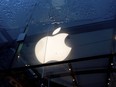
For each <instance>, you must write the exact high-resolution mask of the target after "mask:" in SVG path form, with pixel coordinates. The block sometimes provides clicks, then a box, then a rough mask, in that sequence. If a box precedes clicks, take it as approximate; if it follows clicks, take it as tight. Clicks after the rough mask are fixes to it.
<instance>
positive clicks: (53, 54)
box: [35, 28, 71, 63]
mask: <svg viewBox="0 0 116 87" xmlns="http://www.w3.org/2000/svg"><path fill="white" fill-rule="evenodd" d="M58 29H60V28H58ZM58 32H59V30H58V31H57V30H56V32H55V34H56V33H58ZM53 33H54V32H53ZM67 36H68V34H67V33H61V34H57V35H55V36H46V37H44V38H42V39H40V40H39V42H38V43H37V44H36V46H35V55H36V57H37V59H38V60H39V61H40V62H41V63H47V62H49V61H52V60H53V61H54V60H55V61H63V60H64V59H65V58H66V57H67V56H68V54H69V53H70V51H71V48H70V47H68V46H67V45H66V44H65V38H66V37H67Z"/></svg>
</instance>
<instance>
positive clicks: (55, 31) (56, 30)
mask: <svg viewBox="0 0 116 87" xmlns="http://www.w3.org/2000/svg"><path fill="white" fill-rule="evenodd" d="M60 30H61V27H59V28H57V29H55V30H54V31H53V33H52V35H55V34H57V33H58V32H59V31H60Z"/></svg>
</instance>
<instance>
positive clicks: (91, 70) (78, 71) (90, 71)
mask: <svg viewBox="0 0 116 87" xmlns="http://www.w3.org/2000/svg"><path fill="white" fill-rule="evenodd" d="M112 71H113V70H112ZM107 72H108V69H105V68H101V69H100V68H96V69H89V70H76V71H74V73H75V75H84V74H96V73H107ZM66 76H70V73H69V72H66V73H59V74H52V75H49V76H46V77H48V78H50V79H54V78H60V77H66Z"/></svg>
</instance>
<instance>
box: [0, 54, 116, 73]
mask: <svg viewBox="0 0 116 87" xmlns="http://www.w3.org/2000/svg"><path fill="white" fill-rule="evenodd" d="M110 56H116V53H115V54H104V55H97V56H91V57H84V58H77V59H72V60H65V61H61V62H53V63H45V64H38V65H31V66H24V67H19V68H11V69H5V70H0V73H2V72H4V73H5V72H12V71H20V70H25V69H32V68H40V67H45V66H52V65H60V64H67V63H74V62H81V61H88V60H96V59H105V58H106V59H107V58H109V57H110Z"/></svg>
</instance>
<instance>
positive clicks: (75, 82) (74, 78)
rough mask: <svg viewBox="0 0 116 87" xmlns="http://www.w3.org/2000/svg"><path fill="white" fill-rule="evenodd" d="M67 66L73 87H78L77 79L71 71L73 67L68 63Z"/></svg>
mask: <svg viewBox="0 0 116 87" xmlns="http://www.w3.org/2000/svg"><path fill="white" fill-rule="evenodd" d="M68 66H69V71H70V74H71V76H72V79H73V83H74V87H75V86H76V87H78V81H77V78H76V76H75V73H74V70H73V67H72V65H71V63H68Z"/></svg>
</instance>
